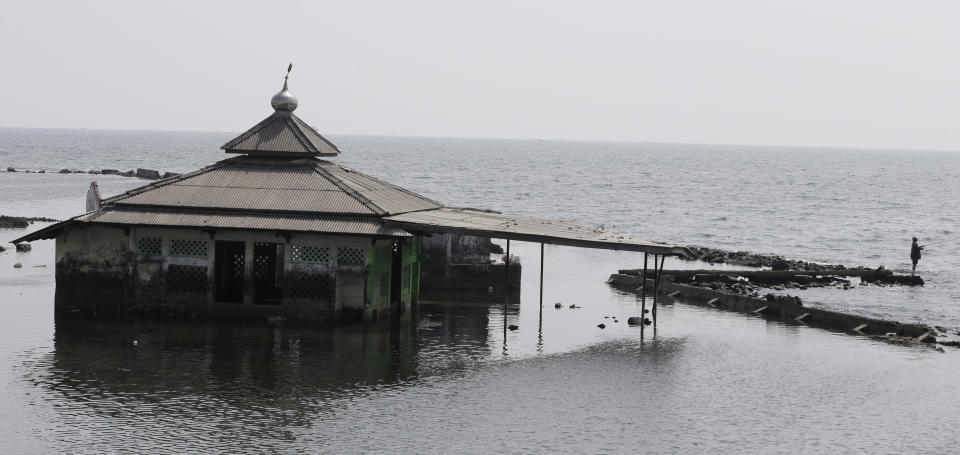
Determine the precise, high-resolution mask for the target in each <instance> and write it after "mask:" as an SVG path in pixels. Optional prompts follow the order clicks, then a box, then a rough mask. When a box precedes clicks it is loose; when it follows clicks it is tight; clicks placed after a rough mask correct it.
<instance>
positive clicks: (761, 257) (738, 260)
mask: <svg viewBox="0 0 960 455" xmlns="http://www.w3.org/2000/svg"><path fill="white" fill-rule="evenodd" d="M687 249H689V250H690V251H691V252H692V253H693V257H692V258H683V259H686V260H692V261H703V262H707V263H710V264H731V265H740V266H746V267H770V268H771V269H772V270H775V271H781V270H800V271H811V272H814V271H815V272H826V271H830V270H850V269H848V268H847V267H846V266H844V265H841V264H817V263H815V262H806V261H799V260H790V259H785V258H784V257H783V256H778V255H773V254H756V253H749V252H746V251H727V250H721V249H718V248H707V247H701V246H688V247H687ZM853 270H869V269H867V268H866V267H863V266H858V267H855V268H853Z"/></svg>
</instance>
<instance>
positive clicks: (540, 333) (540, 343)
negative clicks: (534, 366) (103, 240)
mask: <svg viewBox="0 0 960 455" xmlns="http://www.w3.org/2000/svg"><path fill="white" fill-rule="evenodd" d="M537 352H543V243H541V244H540V319H539V321H538V323H537Z"/></svg>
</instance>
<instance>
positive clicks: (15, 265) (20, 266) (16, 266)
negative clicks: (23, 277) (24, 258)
mask: <svg viewBox="0 0 960 455" xmlns="http://www.w3.org/2000/svg"><path fill="white" fill-rule="evenodd" d="M22 267H23V264H21V263H19V262H18V263H16V264H13V268H15V269H19V268H22Z"/></svg>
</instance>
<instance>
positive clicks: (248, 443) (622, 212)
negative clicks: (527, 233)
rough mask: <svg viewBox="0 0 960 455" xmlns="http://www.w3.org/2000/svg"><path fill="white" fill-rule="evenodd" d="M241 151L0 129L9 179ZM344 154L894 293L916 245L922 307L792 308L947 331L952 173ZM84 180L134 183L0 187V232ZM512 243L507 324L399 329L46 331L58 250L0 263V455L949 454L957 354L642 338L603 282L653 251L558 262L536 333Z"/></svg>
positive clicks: (529, 258) (774, 328) (782, 160)
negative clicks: (771, 256) (876, 273)
mask: <svg viewBox="0 0 960 455" xmlns="http://www.w3.org/2000/svg"><path fill="white" fill-rule="evenodd" d="M232 136H233V134H232V133H168V132H106V131H74V130H16V129H13V130H12V129H0V167H2V168H6V167H8V166H12V167H16V168H28V169H47V170H48V171H54V170H59V169H62V168H72V169H100V168H117V169H131V168H136V167H147V168H152V169H158V170H161V171H175V172H183V171H189V170H192V169H196V168H198V167H200V166H203V165H206V164H210V163H212V162H215V161H217V160H219V159H223V158H224V157H225V156H224V154H223V153H222V152H221V151H220V150H219V148H218V147H219V145H221V144H222V143H223V142H225V141H226V140H228V139H230V138H231V137H232ZM331 139H332V140H333V141H334V142H335V143H337V144H338V145H339V146H340V148H341V149H342V150H343V152H344V153H343V155H342V157H339V158H337V159H335V161H337V162H338V163H341V164H345V165H347V166H350V167H353V168H355V169H357V170H359V171H362V172H366V173H369V174H372V175H375V176H377V177H381V178H383V179H385V180H388V181H390V182H393V183H396V184H398V185H401V186H403V187H406V188H408V189H410V190H413V191H416V192H419V193H421V194H424V195H426V196H428V197H431V198H433V199H436V200H439V201H442V202H444V203H447V204H448V205H454V206H470V207H481V208H495V209H498V210H502V211H505V212H512V213H521V214H528V215H536V216H545V217H560V218H565V219H571V220H576V221H581V222H585V223H591V224H596V225H604V226H605V227H607V228H610V229H613V230H616V231H619V232H623V233H627V234H631V235H635V236H638V237H641V238H647V239H651V240H658V241H665V242H672V243H681V244H697V245H705V246H713V247H721V248H728V249H739V250H749V251H756V252H767V253H776V254H782V255H784V256H787V257H791V258H799V259H805V260H814V261H823V262H831V263H843V264H848V265H858V264H863V265H868V266H872V267H876V266H879V265H881V264H882V265H885V266H886V267H888V268H892V269H895V270H899V271H904V270H906V271H908V270H909V269H908V266H909V264H908V252H909V243H910V241H909V238H910V237H911V236H913V235H916V236H918V237H921V239H922V240H923V241H925V242H928V243H930V245H931V246H930V247H929V248H928V249H927V250H925V256H924V258H923V260H921V263H920V271H921V273H922V275H923V276H924V278H925V279H926V280H927V285H926V286H925V287H923V288H892V287H890V288H878V287H857V288H855V289H852V290H850V291H835V290H831V292H825V291H823V290H817V291H813V292H809V293H807V294H801V295H804V296H805V299H804V300H805V304H807V305H818V306H824V307H830V308H839V309H843V310H845V311H853V312H858V313H862V314H867V315H871V316H881V317H885V318H894V319H900V320H904V321H921V322H927V323H931V324H937V325H943V326H947V327H949V328H950V329H951V331H956V330H958V328H960V310H958V309H957V306H956V303H955V302H957V301H958V299H960V280H958V279H957V278H956V277H955V276H954V273H953V271H954V270H956V269H957V268H958V265H960V264H957V262H958V261H960V260H958V259H957V258H956V257H954V256H952V255H951V254H950V253H951V252H952V251H955V250H956V248H957V247H958V246H960V245H958V244H957V240H956V234H955V232H954V231H955V230H956V229H957V228H956V225H957V221H958V220H960V202H958V199H960V198H958V197H957V196H958V187H957V182H958V173H960V154H952V153H935V152H907V151H874V150H834V149H799V148H786V147H742V146H707V145H697V146H693V145H674V144H647V143H642V144H621V143H588V142H551V141H509V140H476V139H432V138H386V137H351V136H344V137H337V136H333V137H331ZM93 178H96V179H97V180H98V181H99V182H100V184H101V189H102V190H103V193H104V194H105V195H110V194H114V193H117V192H120V191H124V190H127V189H129V188H132V187H134V186H138V185H140V184H142V183H144V182H143V181H138V180H136V179H127V178H120V177H112V176H96V177H92V176H89V175H76V174H70V175H59V174H22V173H16V174H14V173H0V213H2V214H15V215H31V216H50V217H55V218H66V217H68V216H71V215H75V214H77V213H79V212H81V211H82V210H83V196H84V193H85V191H86V187H87V185H89V181H90V180H91V179H93ZM21 233H22V231H0V236H2V237H3V239H2V240H9V239H10V238H13V237H16V236H19V235H21ZM513 245H514V246H513V248H514V249H515V250H517V251H519V253H520V255H521V257H522V258H523V262H524V265H525V266H526V267H527V269H526V270H527V272H526V274H525V276H524V278H523V291H522V296H521V301H520V303H519V304H512V305H510V306H508V307H507V308H504V307H503V306H502V305H500V304H498V303H497V304H492V305H491V304H478V303H462V302H455V301H447V302H435V303H428V304H425V305H423V309H422V310H423V311H422V315H421V317H420V318H419V319H418V320H417V321H416V322H415V323H414V324H411V325H410V326H408V327H390V326H389V325H386V326H383V325H379V326H377V325H375V326H352V327H344V328H337V329H306V328H299V329H294V328H287V327H284V328H276V327H272V326H265V325H257V324H252V325H247V326H235V325H229V326H224V325H217V324H187V323H174V324H156V323H143V322H141V323H116V322H99V323H88V324H75V323H64V322H60V323H55V321H54V318H53V313H52V310H53V308H52V307H53V284H54V280H53V245H52V242H49V241H48V242H37V243H35V244H34V249H35V251H33V252H31V253H29V254H17V253H14V252H9V251H8V252H7V253H4V254H0V296H2V297H0V308H2V309H3V311H4V312H5V316H4V318H0V399H2V400H3V402H4V403H5V406H3V407H2V408H0V441H2V442H0V449H2V451H3V452H6V453H43V452H64V451H66V452H90V453H104V452H127V451H130V450H135V451H137V452H143V453H184V452H255V453H262V452H285V453H302V452H324V453H325V452H368V451H371V450H382V451H395V452H427V451H440V452H467V453H489V452H494V451H496V452H505V453H528V452H575V453H580V452H591V453H595V452H621V453H626V452H638V451H648V452H684V453H689V452H692V453H698V452H699V453H716V452H718V451H723V452H731V451H742V452H755V453H798V452H803V453H811V452H821V453H825V452H830V453H835V452H894V451H925V450H936V451H941V452H942V451H944V450H946V451H950V450H951V448H952V447H956V445H957V443H958V442H960V436H958V435H957V433H956V432H955V431H954V428H956V426H957V424H960V410H958V409H957V407H956V403H957V399H958V398H960V393H958V392H957V391H956V388H955V386H954V384H955V382H956V378H957V377H958V375H960V353H958V352H956V351H955V350H952V349H951V350H948V351H947V352H946V353H938V352H936V351H933V350H930V349H919V348H904V347H898V346H890V345H887V344H883V343H879V342H874V341H870V340H867V339H862V338H855V337H851V336H847V335H842V334H834V333H831V332H826V331H822V330H817V329H809V328H804V327H794V326H787V325H783V324H779V323H770V322H765V321H763V320H762V319H759V318H755V317H748V316H745V315H740V314H733V313H725V312H719V311H711V310H705V309H702V308H698V307H693V306H688V305H684V304H682V303H679V304H676V305H672V306H667V307H665V308H664V309H663V310H662V311H661V312H660V314H659V326H658V327H657V330H656V331H653V330H647V331H646V332H645V333H643V334H642V335H641V332H640V330H639V329H633V328H628V327H626V326H624V325H623V321H625V319H626V317H627V316H629V315H633V314H637V313H638V309H637V306H638V302H637V299H636V297H634V296H632V295H627V294H623V293H620V292H618V291H616V290H613V289H611V288H609V287H608V286H606V285H604V284H603V281H604V280H605V279H606V277H607V276H608V275H609V274H610V273H612V272H614V271H615V270H616V269H618V268H624V267H636V266H637V265H638V263H639V262H642V255H638V254H631V253H614V252H605V251H595V250H582V249H574V248H565V247H548V248H547V255H546V264H545V271H546V286H545V288H546V289H545V295H546V299H547V302H549V303H551V305H548V306H547V307H546V308H544V309H543V311H542V315H541V311H540V308H539V305H538V303H537V295H536V292H537V287H538V286H537V276H536V275H537V273H535V272H536V271H538V266H539V263H538V259H539V251H538V246H537V245H532V244H525V243H521V242H516V243H514V244H513ZM638 261H639V262H638ZM14 262H21V263H22V264H23V265H24V267H23V268H22V269H13V268H12V265H13V263H14ZM671 266H672V267H693V266H698V264H691V263H679V262H675V263H673V264H669V263H668V267H671ZM555 301H562V302H565V303H577V304H578V305H581V306H583V309H581V310H568V309H564V310H555V309H554V308H553V307H552V302H555ZM604 316H619V318H620V321H621V323H619V324H613V323H611V322H610V320H609V319H605V318H604ZM600 322H605V323H607V325H608V328H607V329H605V330H600V329H598V328H597V327H596V324H598V323H600ZM507 324H518V325H519V326H520V330H518V331H516V332H507V331H504V327H505V325H507ZM132 340H138V345H137V346H133V344H132ZM132 448H135V449H132Z"/></svg>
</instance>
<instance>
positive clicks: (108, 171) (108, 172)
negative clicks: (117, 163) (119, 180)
mask: <svg viewBox="0 0 960 455" xmlns="http://www.w3.org/2000/svg"><path fill="white" fill-rule="evenodd" d="M100 173H101V174H103V175H116V174H119V173H120V171H118V170H116V169H101V170H100Z"/></svg>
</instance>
